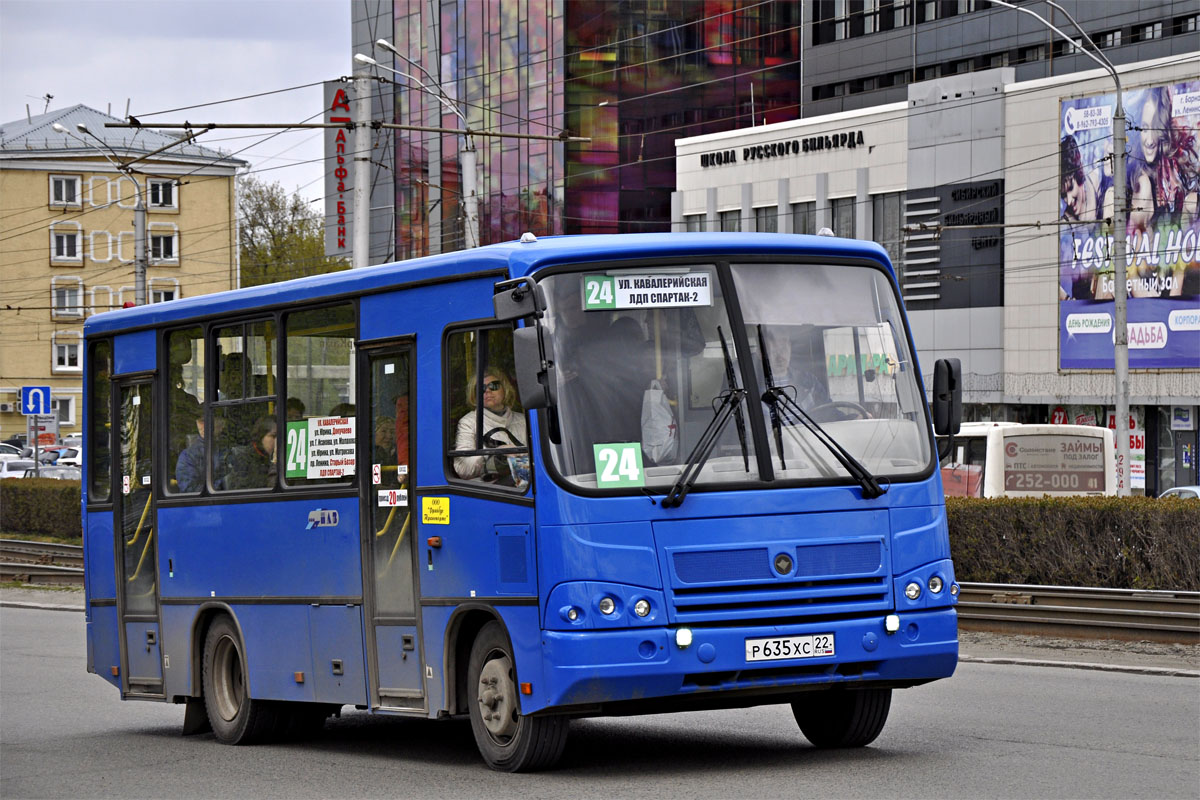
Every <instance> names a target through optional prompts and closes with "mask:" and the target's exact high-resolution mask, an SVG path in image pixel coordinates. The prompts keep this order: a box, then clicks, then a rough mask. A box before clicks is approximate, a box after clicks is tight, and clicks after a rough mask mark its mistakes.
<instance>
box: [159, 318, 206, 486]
mask: <svg viewBox="0 0 1200 800" xmlns="http://www.w3.org/2000/svg"><path fill="white" fill-rule="evenodd" d="M166 350H167V387H166V388H167V472H168V474H171V475H172V477H171V478H170V479H169V480H168V481H167V486H166V490H167V493H169V494H175V493H188V492H199V491H201V490H202V489H203V488H204V480H205V478H204V459H205V436H204V425H205V421H204V415H203V404H204V399H205V398H204V331H203V329H201V328H200V327H199V326H196V327H192V328H186V329H184V330H179V331H171V332H169V333H168V334H167V347H166ZM172 471H173V473H172Z"/></svg>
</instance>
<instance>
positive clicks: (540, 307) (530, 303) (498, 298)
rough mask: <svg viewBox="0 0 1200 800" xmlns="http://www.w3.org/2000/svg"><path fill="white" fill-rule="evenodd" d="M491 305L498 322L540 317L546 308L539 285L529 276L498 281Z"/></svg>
mask: <svg viewBox="0 0 1200 800" xmlns="http://www.w3.org/2000/svg"><path fill="white" fill-rule="evenodd" d="M492 307H493V308H494V309H495V311H496V319H497V320H498V321H500V322H512V321H513V320H515V319H524V318H525V317H540V316H541V315H542V312H543V311H545V310H546V301H545V299H544V298H543V297H542V295H541V287H539V286H538V285H537V284H536V283H534V282H533V281H531V280H530V279H529V278H513V279H512V280H507V281H500V282H499V283H497V284H496V285H495V287H494V290H493V294H492Z"/></svg>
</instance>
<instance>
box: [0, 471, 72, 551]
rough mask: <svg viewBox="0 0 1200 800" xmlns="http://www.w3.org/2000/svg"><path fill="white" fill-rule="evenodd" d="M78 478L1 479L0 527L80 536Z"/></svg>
mask: <svg viewBox="0 0 1200 800" xmlns="http://www.w3.org/2000/svg"><path fill="white" fill-rule="evenodd" d="M79 491H80V489H79V481H59V480H53V479H51V478H20V479H17V478H10V479H7V480H2V481H0V530H3V531H4V532H5V533H6V534H17V535H20V534H23V533H37V534H43V535H46V536H60V537H63V538H69V539H79V540H81V541H82V539H83V525H82V523H81V522H80V514H79V512H80V507H79Z"/></svg>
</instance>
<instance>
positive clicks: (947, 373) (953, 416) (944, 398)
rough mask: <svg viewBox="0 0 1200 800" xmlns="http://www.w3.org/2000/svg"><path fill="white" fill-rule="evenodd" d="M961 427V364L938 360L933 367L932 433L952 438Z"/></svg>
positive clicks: (956, 360)
mask: <svg viewBox="0 0 1200 800" xmlns="http://www.w3.org/2000/svg"><path fill="white" fill-rule="evenodd" d="M961 425H962V364H961V362H960V361H959V360H958V359H957V358H939V359H938V360H937V362H936V363H935V364H934V365H933V432H934V433H935V434H937V435H938V436H954V434H956V433H958V429H959V426H961Z"/></svg>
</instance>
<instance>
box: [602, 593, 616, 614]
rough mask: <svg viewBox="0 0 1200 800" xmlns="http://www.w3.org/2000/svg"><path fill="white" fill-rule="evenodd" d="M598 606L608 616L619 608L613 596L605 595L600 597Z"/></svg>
mask: <svg viewBox="0 0 1200 800" xmlns="http://www.w3.org/2000/svg"><path fill="white" fill-rule="evenodd" d="M598 608H599V609H600V613H601V614H603V615H604V616H606V617H607V616H611V615H612V613H613V612H614V611H616V610H617V604H616V603H615V602H613V599H612V598H611V597H603V598H601V599H600V605H599V606H598Z"/></svg>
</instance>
